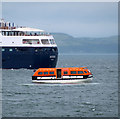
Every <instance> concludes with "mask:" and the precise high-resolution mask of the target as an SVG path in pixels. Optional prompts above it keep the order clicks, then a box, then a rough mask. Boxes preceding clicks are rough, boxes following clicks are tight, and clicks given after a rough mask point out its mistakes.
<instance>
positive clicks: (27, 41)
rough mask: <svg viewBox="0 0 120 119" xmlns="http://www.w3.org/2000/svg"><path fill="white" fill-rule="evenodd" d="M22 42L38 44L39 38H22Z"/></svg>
mask: <svg viewBox="0 0 120 119" xmlns="http://www.w3.org/2000/svg"><path fill="white" fill-rule="evenodd" d="M22 42H23V44H40V42H39V39H23V41H22Z"/></svg>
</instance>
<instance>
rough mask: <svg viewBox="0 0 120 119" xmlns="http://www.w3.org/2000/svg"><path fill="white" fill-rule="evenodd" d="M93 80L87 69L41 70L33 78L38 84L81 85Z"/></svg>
mask: <svg viewBox="0 0 120 119" xmlns="http://www.w3.org/2000/svg"><path fill="white" fill-rule="evenodd" d="M92 78H93V75H92V73H91V72H90V70H88V69H87V67H68V68H39V69H38V70H37V71H36V72H35V73H34V74H33V76H32V82H37V83H80V82H88V81H91V80H92Z"/></svg>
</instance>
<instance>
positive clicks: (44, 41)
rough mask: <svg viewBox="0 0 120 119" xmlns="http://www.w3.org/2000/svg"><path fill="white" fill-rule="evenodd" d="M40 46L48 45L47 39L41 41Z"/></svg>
mask: <svg viewBox="0 0 120 119" xmlns="http://www.w3.org/2000/svg"><path fill="white" fill-rule="evenodd" d="M41 42H42V44H44V45H46V44H50V43H49V41H48V39H41Z"/></svg>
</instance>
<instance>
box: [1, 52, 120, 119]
mask: <svg viewBox="0 0 120 119" xmlns="http://www.w3.org/2000/svg"><path fill="white" fill-rule="evenodd" d="M72 66H76V67H80V66H87V67H88V69H90V71H91V72H92V73H93V76H94V77H93V80H92V82H91V83H82V84H35V83H32V75H33V73H34V72H33V70H28V69H17V70H14V69H9V70H7V69H4V70H2V116H3V117H118V56H117V54H104V55H103V54H101V55H98V54H83V55H81V54H60V55H59V58H58V63H57V67H72Z"/></svg>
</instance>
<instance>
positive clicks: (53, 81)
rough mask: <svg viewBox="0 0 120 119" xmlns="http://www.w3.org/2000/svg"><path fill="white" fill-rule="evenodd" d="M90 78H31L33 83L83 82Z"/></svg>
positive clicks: (90, 79) (88, 80)
mask: <svg viewBox="0 0 120 119" xmlns="http://www.w3.org/2000/svg"><path fill="white" fill-rule="evenodd" d="M90 81H92V78H87V79H50V80H46V79H44V80H32V82H33V83H48V84H54V83H55V84H56V83H59V84H65V83H83V82H90Z"/></svg>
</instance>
